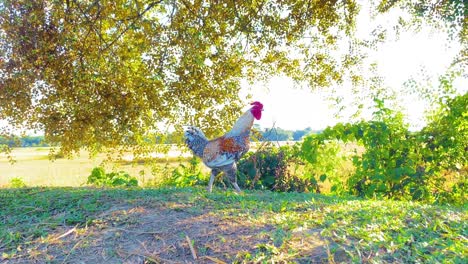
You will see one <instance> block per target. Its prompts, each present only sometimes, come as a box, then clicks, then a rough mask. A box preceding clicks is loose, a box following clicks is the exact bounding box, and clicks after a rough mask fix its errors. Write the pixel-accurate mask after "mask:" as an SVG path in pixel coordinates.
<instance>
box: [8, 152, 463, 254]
mask: <svg viewBox="0 0 468 264" xmlns="http://www.w3.org/2000/svg"><path fill="white" fill-rule="evenodd" d="M13 154H14V155H15V158H16V160H17V162H16V163H15V164H13V165H11V164H9V163H8V162H7V160H6V159H5V158H3V159H2V160H1V161H0V171H1V172H0V186H1V185H3V186H4V187H3V188H0V223H1V225H0V262H2V263H45V262H50V263H233V262H234V263H286V262H293V263H466V259H467V256H468V250H467V248H468V240H467V237H468V232H467V230H468V225H467V223H468V211H467V208H466V207H454V206H449V205H445V206H438V205H427V204H423V203H415V202H405V201H390V200H373V199H358V198H356V197H335V196H330V195H320V194H310V193H275V192H270V191H249V190H247V191H244V192H243V193H241V194H235V193H233V192H232V190H230V189H227V190H224V189H220V188H216V189H215V191H214V192H213V193H212V194H210V193H207V192H206V191H205V189H204V186H198V187H190V188H175V187H166V188H143V187H138V188H137V187H135V188H94V187H86V186H82V185H83V184H84V183H85V181H86V178H87V176H88V175H89V174H90V171H91V169H92V168H93V167H95V166H99V165H100V164H101V162H102V160H103V159H104V157H103V156H98V157H96V158H93V159H89V158H88V154H87V153H85V152H82V153H80V155H79V156H77V157H75V158H74V159H71V160H68V159H57V160H55V161H53V162H52V161H49V160H48V157H47V155H48V149H46V148H37V149H36V148H29V149H15V151H14V153H13ZM126 159H127V160H130V159H131V158H130V157H127V158H126ZM159 161H163V160H159ZM167 161H169V163H170V164H172V165H170V166H176V165H177V164H178V163H179V161H178V160H177V159H176V158H174V157H172V158H171V157H169V158H167ZM107 166H108V167H109V168H113V170H124V171H127V172H129V173H130V174H131V175H132V176H136V177H138V178H139V181H140V182H143V183H144V182H145V181H146V182H149V181H151V179H150V178H148V177H150V176H148V175H151V172H150V171H149V170H150V168H148V167H145V166H143V164H139V163H138V162H115V163H112V164H108V165H107ZM142 170H144V171H145V170H146V171H145V173H144V174H142V173H140V172H141V171H142ZM15 177H20V178H21V179H22V180H23V181H24V182H25V184H26V185H27V186H47V187H26V188H11V187H9V184H10V181H11V179H12V178H15ZM145 177H146V179H145ZM65 186H68V187H65ZM142 186H144V185H142Z"/></svg>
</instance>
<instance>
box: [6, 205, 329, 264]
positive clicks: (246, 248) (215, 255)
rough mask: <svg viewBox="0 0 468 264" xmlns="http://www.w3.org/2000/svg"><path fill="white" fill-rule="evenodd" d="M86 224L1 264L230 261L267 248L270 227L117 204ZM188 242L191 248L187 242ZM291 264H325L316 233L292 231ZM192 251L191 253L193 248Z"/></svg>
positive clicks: (179, 208) (188, 210)
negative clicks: (293, 263) (295, 251)
mask: <svg viewBox="0 0 468 264" xmlns="http://www.w3.org/2000/svg"><path fill="white" fill-rule="evenodd" d="M97 219H99V220H94V221H93V222H92V223H90V224H89V225H88V226H84V227H68V228H58V229H57V230H56V232H55V233H54V234H51V235H49V237H47V238H45V239H44V238H43V239H39V240H37V241H34V242H33V243H31V244H30V246H28V247H25V248H22V249H20V252H19V254H18V256H17V257H15V258H13V259H8V260H4V261H5V263H44V262H52V263H233V262H245V261H244V260H245V259H248V256H255V254H257V253H258V252H259V251H261V250H262V247H261V246H259V245H268V244H272V243H274V242H272V239H271V233H272V232H274V231H275V230H276V229H275V227H274V226H271V225H258V224H253V223H252V222H249V221H243V220H242V219H239V217H238V216H236V217H233V216H229V215H223V216H219V215H215V214H213V213H212V212H211V210H210V209H209V208H206V209H196V208H192V207H190V206H189V205H185V204H178V203H165V204H160V205H158V204H151V203H147V204H144V203H143V204H139V205H131V204H125V205H119V206H115V207H114V208H112V209H110V210H108V211H106V212H105V213H103V214H101V215H100V216H99V217H97ZM189 241H190V243H191V245H190V244H189ZM287 243H288V245H287V246H289V247H291V248H294V249H296V250H297V249H300V254H298V255H297V256H296V257H295V258H294V259H293V260H292V261H294V262H296V263H328V262H329V261H328V258H327V256H328V254H327V247H326V241H324V240H323V239H322V238H321V237H320V235H319V231H318V230H306V231H303V230H295V231H293V232H292V238H290V239H289V240H288V242H287ZM191 248H192V249H193V253H192V249H191Z"/></svg>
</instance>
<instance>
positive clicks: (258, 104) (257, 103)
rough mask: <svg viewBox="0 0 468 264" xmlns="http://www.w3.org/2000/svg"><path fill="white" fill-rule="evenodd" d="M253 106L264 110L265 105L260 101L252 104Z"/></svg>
mask: <svg viewBox="0 0 468 264" xmlns="http://www.w3.org/2000/svg"><path fill="white" fill-rule="evenodd" d="M251 105H255V106H259V107H261V108H263V104H262V103H260V102H259V101H255V102H253V103H251Z"/></svg>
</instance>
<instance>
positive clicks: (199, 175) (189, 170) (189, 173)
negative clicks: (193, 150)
mask: <svg viewBox="0 0 468 264" xmlns="http://www.w3.org/2000/svg"><path fill="white" fill-rule="evenodd" d="M208 179H209V176H208V175H206V174H204V173H203V172H202V165H201V162H200V160H199V159H198V158H196V157H193V158H192V159H190V160H189V164H188V165H185V164H182V163H181V164H179V166H178V167H177V168H175V169H174V170H173V171H172V175H171V177H170V178H168V179H166V180H165V182H164V183H163V184H162V185H168V186H177V187H187V186H194V185H206V184H207V183H208Z"/></svg>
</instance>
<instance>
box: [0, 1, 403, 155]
mask: <svg viewBox="0 0 468 264" xmlns="http://www.w3.org/2000/svg"><path fill="white" fill-rule="evenodd" d="M388 2H389V1H382V3H388ZM393 2H395V1H392V3H393ZM396 2H398V1H396ZM358 10H359V8H358V5H357V4H356V1H353V0H333V1H297V0H284V1H267V0H265V1H244V0H240V1H222V2H219V3H214V1H207V0H194V1H189V0H158V1H153V0H133V1H128V0H116V1H101V0H93V1H82V0H65V1H55V0H4V1H2V2H1V3H0V120H7V121H8V123H9V124H10V126H7V127H2V128H1V131H0V135H3V136H11V134H12V133H13V132H14V131H16V130H18V129H33V130H40V131H44V133H45V138H46V140H47V142H49V143H51V144H60V147H61V148H62V152H63V153H65V154H67V153H70V152H73V151H76V150H78V149H79V148H81V147H88V148H89V149H91V150H94V151H97V150H100V149H101V148H103V147H115V146H122V147H123V148H131V147H133V146H142V145H147V146H151V144H148V142H147V140H145V139H147V138H151V136H150V135H149V134H152V133H159V132H161V131H160V127H161V124H166V125H173V126H175V127H176V129H180V127H181V125H182V124H194V125H198V126H201V127H202V129H203V130H204V131H206V132H207V134H208V136H211V135H215V134H218V133H220V132H221V131H223V130H225V129H226V128H227V126H228V125H230V124H231V122H232V121H233V120H234V119H235V118H237V116H238V114H239V111H240V109H241V100H240V99H239V97H238V94H239V89H240V80H241V79H247V80H250V81H253V80H261V79H265V78H268V77H269V76H271V75H273V74H276V73H279V72H282V73H285V74H286V75H288V76H290V77H292V78H294V79H295V80H297V81H307V82H308V84H309V85H310V86H311V87H324V86H329V85H332V84H334V83H339V82H342V81H343V80H344V79H346V78H347V77H349V78H351V79H353V80H354V79H357V77H356V74H355V72H354V71H352V69H353V67H356V66H357V65H358V62H359V58H360V54H359V52H358V50H359V49H354V48H353V47H354V46H356V45H359V44H358V43H357V42H356V41H354V40H353V37H352V36H353V33H352V32H353V29H354V26H355V17H356V15H357V14H358ZM340 39H345V40H347V42H348V44H349V52H346V53H343V54H340V55H336V54H332V53H331V52H330V51H331V50H338V48H339V44H338V43H339V40H340ZM337 54H339V53H337ZM219 106H222V107H219ZM152 138H158V137H152ZM151 143H154V142H151ZM152 145H154V144H152ZM139 149H140V150H142V149H141V148H139Z"/></svg>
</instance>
